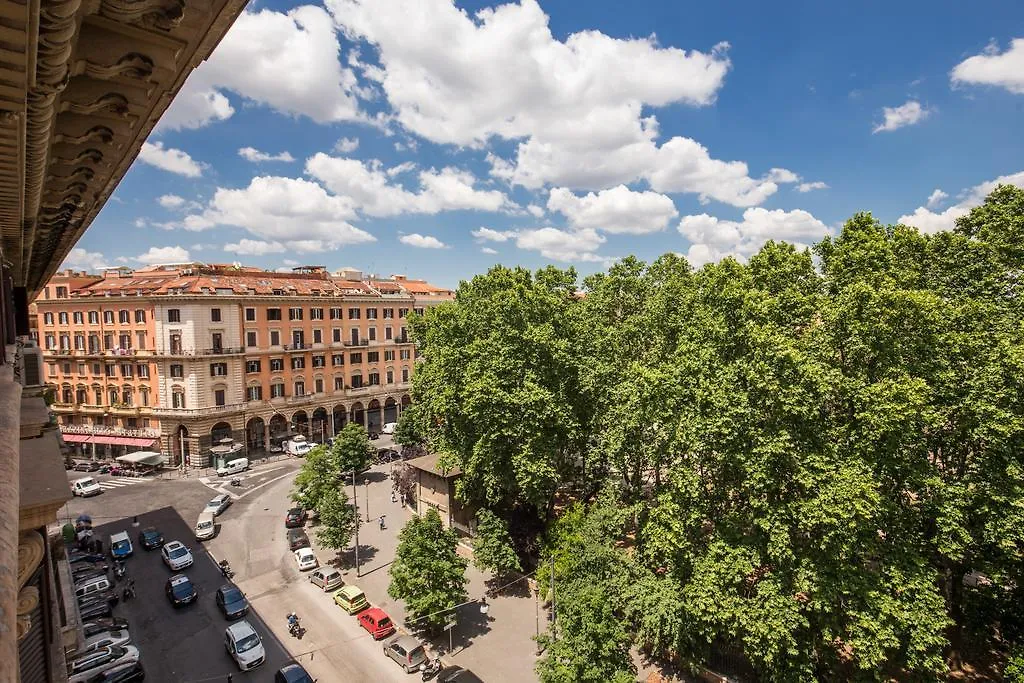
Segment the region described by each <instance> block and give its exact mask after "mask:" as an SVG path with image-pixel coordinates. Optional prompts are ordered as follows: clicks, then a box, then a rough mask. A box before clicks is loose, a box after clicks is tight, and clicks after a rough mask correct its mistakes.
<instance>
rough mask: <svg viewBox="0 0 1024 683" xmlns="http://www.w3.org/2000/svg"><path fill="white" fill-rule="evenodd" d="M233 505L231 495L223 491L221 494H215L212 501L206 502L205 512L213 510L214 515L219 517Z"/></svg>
mask: <svg viewBox="0 0 1024 683" xmlns="http://www.w3.org/2000/svg"><path fill="white" fill-rule="evenodd" d="M230 506H231V496H229V495H228V494H226V493H222V494H220V495H219V496H214V497H213V498H211V499H210V502H209V503H207V504H206V507H205V508H204V509H203V512H212V513H213V516H214V517H219V516H220V514H221V513H222V512H224V511H225V510H227V509H228V508H229V507H230Z"/></svg>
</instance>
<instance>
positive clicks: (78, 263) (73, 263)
mask: <svg viewBox="0 0 1024 683" xmlns="http://www.w3.org/2000/svg"><path fill="white" fill-rule="evenodd" d="M106 265H107V257H105V256H104V255H103V254H102V253H101V252H98V251H88V250H86V249H83V248H82V247H75V248H74V249H72V250H71V251H69V252H68V255H67V256H66V257H65V258H64V263H62V264H61V266H60V267H61V270H64V269H65V268H73V269H75V270H91V271H93V272H95V271H97V270H102V269H103V268H104V267H105V266H106Z"/></svg>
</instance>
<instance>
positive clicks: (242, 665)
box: [224, 619, 266, 671]
mask: <svg viewBox="0 0 1024 683" xmlns="http://www.w3.org/2000/svg"><path fill="white" fill-rule="evenodd" d="M224 647H225V648H226V649H227V651H228V654H229V655H231V658H232V659H234V660H235V664H237V665H238V668H239V669H240V670H242V671H248V670H249V669H255V668H256V667H257V666H259V665H260V664H262V663H263V661H264V660H265V659H266V653H265V652H264V650H263V641H262V640H260V634H258V633H256V629H254V628H253V627H252V624H250V623H249V622H248V621H246V620H245V619H243V620H241V621H236V622H235V623H233V624H231V626H228V627H227V628H226V629H225V630H224Z"/></svg>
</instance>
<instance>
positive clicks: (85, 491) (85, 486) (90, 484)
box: [71, 477, 103, 498]
mask: <svg viewBox="0 0 1024 683" xmlns="http://www.w3.org/2000/svg"><path fill="white" fill-rule="evenodd" d="M101 493H103V487H101V486H100V485H99V484H97V483H96V480H95V479H93V478H92V477H82V478H81V479H76V480H75V481H73V482H71V494H72V495H75V496H81V497H82V498H88V497H89V496H98V495H99V494H101Z"/></svg>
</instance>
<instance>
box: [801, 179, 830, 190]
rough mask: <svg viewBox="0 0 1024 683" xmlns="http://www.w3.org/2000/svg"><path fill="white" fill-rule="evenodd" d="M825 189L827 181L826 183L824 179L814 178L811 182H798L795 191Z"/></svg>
mask: <svg viewBox="0 0 1024 683" xmlns="http://www.w3.org/2000/svg"><path fill="white" fill-rule="evenodd" d="M827 189H828V183H826V182H824V181H821V180H815V181H814V182H812V183H800V184H799V185H797V186H796V191H797V192H812V191H814V190H827Z"/></svg>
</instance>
